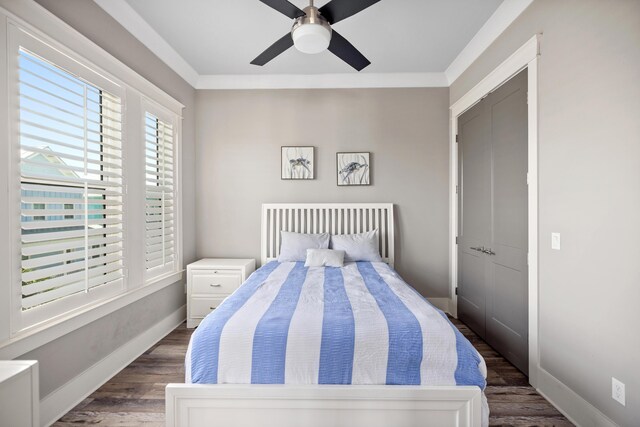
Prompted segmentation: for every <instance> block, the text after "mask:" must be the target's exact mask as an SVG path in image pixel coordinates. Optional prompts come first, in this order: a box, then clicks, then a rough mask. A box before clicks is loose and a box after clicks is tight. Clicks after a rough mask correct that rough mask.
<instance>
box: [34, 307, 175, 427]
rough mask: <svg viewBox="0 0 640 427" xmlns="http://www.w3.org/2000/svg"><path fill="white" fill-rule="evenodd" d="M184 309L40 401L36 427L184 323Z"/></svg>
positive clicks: (53, 419)
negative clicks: (38, 420) (38, 423)
mask: <svg viewBox="0 0 640 427" xmlns="http://www.w3.org/2000/svg"><path fill="white" fill-rule="evenodd" d="M186 315H187V310H186V305H183V306H182V307H180V308H179V309H178V310H176V311H174V312H173V313H171V314H170V315H169V316H167V317H165V318H164V319H162V320H161V321H160V322H158V323H156V324H155V325H153V326H152V327H151V328H149V329H148V330H147V331H145V332H143V333H142V334H140V335H138V336H137V337H135V338H133V339H132V340H131V341H129V342H128V343H126V344H125V345H123V346H122V347H119V348H118V349H117V350H115V351H114V352H113V353H111V354H109V355H108V356H107V357H105V358H104V359H102V360H100V361H99V362H98V363H96V364H95V365H93V366H91V367H90V368H89V369H87V370H86V371H84V372H82V373H81V374H79V375H78V376H76V377H75V378H74V379H72V380H71V381H69V382H68V383H66V384H65V385H63V386H62V387H60V388H58V389H57V390H55V391H54V392H52V393H51V394H49V395H48V396H45V397H44V398H43V399H42V400H41V401H40V425H41V426H50V425H51V424H53V423H54V422H56V421H57V420H58V419H59V418H60V417H62V416H63V415H64V414H66V413H67V412H69V411H70V410H71V409H72V408H74V407H75V406H76V405H77V404H78V403H80V402H82V400H83V399H85V398H86V397H87V396H89V395H90V394H91V393H93V392H94V391H96V390H97V389H98V388H99V387H101V386H102V385H103V384H104V383H106V382H107V381H108V380H109V379H110V378H112V377H113V376H114V375H115V374H117V373H118V372H120V371H121V370H122V368H124V367H125V366H127V365H129V364H130V363H131V362H133V361H134V360H135V359H137V358H138V357H139V356H140V355H141V354H142V353H144V352H145V351H146V350H147V349H148V348H149V347H151V346H152V345H153V344H155V343H157V342H158V341H160V340H161V339H162V338H163V337H165V336H166V335H167V334H168V333H169V332H171V331H173V330H174V329H175V328H176V327H177V326H178V325H180V324H181V323H182V322H184V320H185V318H186Z"/></svg>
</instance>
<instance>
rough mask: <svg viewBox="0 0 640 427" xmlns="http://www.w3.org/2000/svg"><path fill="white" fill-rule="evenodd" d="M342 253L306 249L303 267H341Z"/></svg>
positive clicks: (342, 262) (332, 250)
mask: <svg viewBox="0 0 640 427" xmlns="http://www.w3.org/2000/svg"><path fill="white" fill-rule="evenodd" d="M343 265H344V251H337V250H334V249H307V259H306V261H305V262H304V266H305V267H342V266H343Z"/></svg>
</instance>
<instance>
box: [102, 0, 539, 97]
mask: <svg viewBox="0 0 640 427" xmlns="http://www.w3.org/2000/svg"><path fill="white" fill-rule="evenodd" d="M93 1H94V2H95V3H96V4H97V5H98V6H100V7H101V8H102V9H103V10H104V11H105V12H107V13H108V14H109V15H111V17H113V18H114V19H115V20H116V21H118V22H119V23H120V25H122V26H123V27H124V28H125V29H126V30H127V31H129V32H130V33H131V34H132V35H133V36H134V37H135V38H137V39H138V40H139V41H140V42H141V43H142V44H144V45H145V46H146V47H147V48H149V50H151V52H153V53H154V54H155V55H157V56H158V58H160V60H162V61H163V62H164V63H165V64H167V66H169V67H170V68H171V69H172V70H173V71H175V72H176V73H177V74H178V75H179V76H180V77H182V78H183V79H184V80H185V81H186V82H187V83H189V84H190V85H191V86H193V87H194V88H195V89H329V88H392V87H448V86H450V85H451V83H453V82H454V81H455V80H456V79H457V78H458V77H460V75H461V74H462V73H463V72H464V71H465V70H466V69H467V68H468V67H469V66H470V65H471V64H472V63H473V62H474V61H475V60H476V59H478V57H479V56H480V55H481V54H482V52H484V51H485V50H486V49H487V48H488V47H489V46H490V45H491V43H493V42H494V41H495V40H496V38H498V36H499V35H500V34H502V33H503V32H504V30H505V29H506V28H507V27H508V26H509V25H511V23H512V22H513V21H514V20H515V19H516V18H517V17H518V16H520V14H521V13H522V12H523V11H524V10H525V9H526V8H527V7H528V6H529V5H530V4H531V3H532V2H533V0H504V2H503V3H502V4H501V5H500V6H499V7H498V8H497V9H496V11H495V12H494V13H493V14H492V15H491V17H489V19H488V20H487V22H485V24H484V25H483V26H482V27H481V28H480V30H478V32H477V33H476V35H475V36H474V37H473V38H472V39H471V41H469V43H468V44H467V45H466V46H465V47H464V49H463V50H462V51H461V52H460V53H459V54H458V56H457V57H456V58H455V59H454V60H453V61H452V62H451V64H450V65H449V67H447V69H446V70H445V71H444V72H436V73H353V74H351V73H350V74H305V75H300V74H233V75H229V74H215V75H199V74H198V72H197V71H196V70H195V69H194V68H193V67H192V66H191V65H190V64H189V63H188V62H187V61H186V60H185V59H184V58H183V57H182V56H180V54H179V53H178V52H177V51H176V50H175V49H173V47H171V45H170V44H169V43H168V42H167V41H166V40H165V39H164V38H162V36H161V35H160V34H158V32H157V31H156V30H154V29H153V27H151V25H149V23H147V21H145V20H144V18H142V17H141V16H140V15H139V14H138V12H136V11H135V10H134V9H133V8H132V7H131V6H130V5H129V4H128V3H127V2H126V1H125V0H93Z"/></svg>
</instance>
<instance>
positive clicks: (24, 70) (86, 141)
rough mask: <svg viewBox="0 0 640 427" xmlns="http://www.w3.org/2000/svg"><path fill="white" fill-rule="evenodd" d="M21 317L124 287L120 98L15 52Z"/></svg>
mask: <svg viewBox="0 0 640 427" xmlns="http://www.w3.org/2000/svg"><path fill="white" fill-rule="evenodd" d="M18 66H19V67H18V76H19V82H18V85H19V103H20V105H19V140H20V177H21V178H20V194H21V205H20V209H21V219H20V226H21V241H22V245H21V251H22V264H21V266H22V273H21V275H22V287H21V289H22V308H23V310H29V309H31V308H34V307H36V306H41V305H44V304H48V303H50V302H52V301H55V300H58V299H61V298H64V297H67V296H70V295H73V294H76V293H80V292H86V293H90V292H91V290H92V289H93V288H96V287H100V286H103V285H106V284H111V283H122V279H123V272H124V268H123V261H122V260H123V252H122V239H123V230H122V223H123V209H122V201H123V197H122V196H123V181H122V104H121V99H120V98H119V97H118V96H116V95H113V94H111V93H109V92H107V91H105V90H102V89H100V88H99V87H96V86H94V85H92V84H90V83H88V82H87V81H85V80H83V79H81V78H79V77H77V76H75V75H74V74H72V73H70V72H68V71H66V70H64V69H62V68H59V67H57V66H56V65H54V64H52V63H50V62H48V61H46V60H44V59H42V58H40V57H39V56H37V55H35V54H33V53H31V52H29V51H27V50H25V49H22V48H21V49H20V51H19V58H18Z"/></svg>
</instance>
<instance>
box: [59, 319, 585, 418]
mask: <svg viewBox="0 0 640 427" xmlns="http://www.w3.org/2000/svg"><path fill="white" fill-rule="evenodd" d="M452 321H453V322H454V324H455V325H456V326H457V327H458V329H460V331H461V332H462V333H463V334H464V335H465V336H466V337H467V338H468V339H469V340H470V341H471V342H472V343H473V345H474V346H475V347H476V348H477V349H478V351H479V352H480V353H481V354H482V356H483V357H484V359H485V360H486V362H487V368H488V376H487V377H488V378H487V382H488V385H487V389H486V395H487V399H488V401H489V408H490V410H491V416H490V424H491V425H492V426H519V427H520V426H572V425H573V424H571V423H570V422H569V421H568V420H567V419H566V418H565V417H564V416H562V414H560V412H558V411H557V410H556V409H555V408H554V407H553V406H552V405H551V404H550V403H549V402H547V401H546V400H545V399H544V398H543V397H542V396H540V395H539V394H538V393H537V392H536V391H535V390H534V389H533V387H531V386H530V385H529V384H528V382H527V378H526V377H525V376H524V375H523V374H522V373H521V372H520V371H518V370H517V369H516V368H515V367H514V366H513V365H511V364H510V363H509V362H507V361H506V360H505V359H504V358H503V357H501V356H500V355H499V354H498V353H496V352H495V351H494V350H493V349H492V348H491V347H489V345H487V344H486V343H485V342H484V341H482V340H481V339H480V338H479V337H478V336H477V335H475V334H474V333H473V332H472V331H471V330H469V328H468V327H466V326H465V325H464V324H462V323H461V322H459V321H458V320H456V319H452ZM192 331H193V330H192V329H187V328H186V324H184V323H183V324H182V325H180V326H179V327H178V328H176V329H175V330H174V331H173V332H171V333H170V334H169V335H167V336H166V337H165V338H164V339H162V340H161V341H160V342H158V343H157V344H156V345H154V346H153V347H151V348H150V349H149V350H147V351H146V352H145V353H144V354H143V355H142V356H140V357H139V358H137V359H136V360H135V361H134V362H133V363H131V364H130V365H129V366H127V367H126V368H125V369H123V370H122V371H120V372H119V373H118V374H117V375H116V376H115V377H113V378H112V379H111V380H109V381H108V382H107V383H106V384H104V385H103V386H102V387H100V388H99V389H98V390H97V391H96V392H95V393H93V394H92V395H91V396H89V397H88V398H86V399H85V400H84V401H82V402H81V403H80V404H79V405H78V406H76V407H75V408H73V409H72V410H71V411H70V412H69V413H67V414H66V415H65V416H63V417H62V418H61V419H60V420H59V421H58V422H57V423H55V424H54V426H56V427H63V426H77V425H100V426H119V427H124V426H158V427H160V426H164V388H165V386H166V385H167V383H171V382H176V383H178V382H184V367H183V363H184V355H185V352H186V349H187V344H188V342H189V337H190V336H191V332H192Z"/></svg>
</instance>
